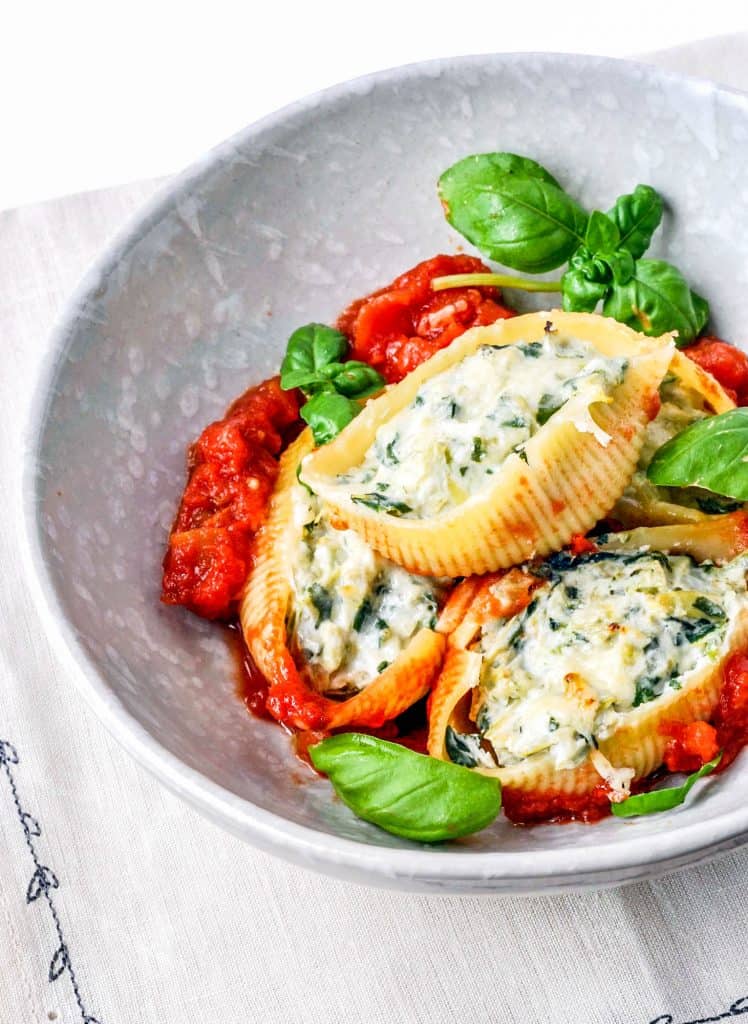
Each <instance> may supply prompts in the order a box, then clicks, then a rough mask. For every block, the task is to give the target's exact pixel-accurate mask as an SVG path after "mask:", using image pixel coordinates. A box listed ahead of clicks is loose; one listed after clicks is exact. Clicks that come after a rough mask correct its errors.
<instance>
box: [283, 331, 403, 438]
mask: <svg viewBox="0 0 748 1024" xmlns="http://www.w3.org/2000/svg"><path fill="white" fill-rule="evenodd" d="M347 350H348V340H347V338H346V336H345V335H344V334H341V333H340V331H336V330H335V329H334V328H332V327H328V326H327V325H326V324H306V325H305V326H304V327H299V328H298V330H296V331H294V332H293V334H292V335H291V337H290V338H289V339H288V346H287V348H286V354H285V356H284V358H283V362H282V363H281V387H282V388H283V389H284V390H285V391H290V390H292V389H293V388H299V389H300V390H301V391H303V393H304V395H305V396H306V398H307V399H308V401H307V402H306V403H305V404H304V405H303V406H302V407H301V410H300V415H301V418H302V419H303V420H304V421H305V422H306V423H308V424H309V426H310V427H311V428H312V433H313V435H314V440H315V442H316V444H327V442H328V441H331V440H332V439H333V438H334V437H335V436H336V435H337V434H339V433H340V431H341V430H342V429H343V427H345V426H347V424H348V423H350V422H351V420H352V419H353V418H354V417H355V416H357V415H358V414H359V412H360V411H361V405H360V402H361V399H363V398H368V397H369V395H373V394H375V393H376V392H377V391H381V389H382V388H383V387H384V378H383V377H382V376H381V374H379V373H377V371H376V370H375V369H374V368H373V367H371V366H369V364H368V363H360V362H358V361H357V360H355V359H349V360H348V361H347V362H342V361H341V360H342V359H343V357H344V356H345V353H346V352H347Z"/></svg>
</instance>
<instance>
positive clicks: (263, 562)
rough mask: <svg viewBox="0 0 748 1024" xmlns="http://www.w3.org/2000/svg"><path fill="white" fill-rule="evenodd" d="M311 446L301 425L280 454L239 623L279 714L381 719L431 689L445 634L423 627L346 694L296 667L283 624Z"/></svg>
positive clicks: (300, 721) (312, 725) (320, 722)
mask: <svg viewBox="0 0 748 1024" xmlns="http://www.w3.org/2000/svg"><path fill="white" fill-rule="evenodd" d="M312 447H313V441H312V436H311V431H309V430H305V431H304V432H303V433H302V434H301V436H300V437H299V438H298V439H297V440H296V441H295V442H294V443H293V444H292V445H291V446H290V447H289V448H288V449H287V451H286V452H285V453H284V455H283V457H282V458H281V465H280V472H279V474H278V479H277V482H276V486H275V490H274V492H273V497H272V499H271V502H270V508H269V513H268V517H267V520H266V522H265V524H264V525H263V527H262V529H261V530H260V531H259V533H258V535H257V543H256V548H255V563H254V568H253V570H252V573H251V574H250V576H249V579H248V581H247V584H246V587H245V591H244V596H243V598H242V601H241V604H240V613H239V614H240V620H241V625H242V631H243V634H244V639H245V642H246V644H247V647H248V648H249V651H250V654H251V655H252V657H253V659H254V661H255V663H256V664H257V667H258V668H259V670H260V671H261V672H262V674H263V675H264V676H265V678H266V679H267V680H268V683H269V684H270V686H269V693H268V700H267V707H268V709H269V710H270V712H271V713H272V714H273V715H274V716H275V717H276V718H278V719H279V720H280V721H282V722H284V723H285V724H287V725H291V726H293V727H295V728H299V729H335V728H340V727H341V726H359V727H372V728H373V727H378V726H381V725H382V724H383V723H384V722H386V721H389V720H390V719H393V718H396V717H397V715H399V714H401V713H402V712H403V711H405V710H407V708H409V707H410V706H411V705H412V704H414V703H415V702H416V701H417V700H419V698H421V697H422V696H423V695H424V694H425V693H426V692H427V691H428V689H429V687H430V685H431V683H432V682H433V679H434V677H435V675H436V673H437V672H438V670H439V667H440V665H441V661H442V656H443V651H444V646H445V639H444V636H443V635H442V634H441V633H438V632H436V631H435V630H431V629H421V630H420V631H418V632H417V633H416V634H415V635H414V636H413V637H412V639H411V640H410V641H409V642H408V644H407V645H406V646H405V648H404V649H403V651H402V652H401V654H400V656H399V657H398V658H397V660H396V661H394V662H393V663H392V665H390V666H389V667H388V668H387V669H385V671H383V672H382V673H381V674H380V675H378V676H377V677H376V678H375V679H374V680H373V681H372V682H371V683H370V684H369V685H368V686H366V687H365V688H364V689H363V690H361V691H360V692H358V693H356V694H354V695H353V696H351V697H349V698H348V699H347V700H334V699H332V698H329V697H327V696H324V695H323V694H321V693H320V692H318V691H317V690H316V689H315V688H314V687H313V686H312V685H311V684H310V683H309V682H308V680H307V678H306V677H305V675H304V673H303V671H300V668H299V665H298V664H297V660H296V659H295V658H294V656H293V655H292V653H291V649H290V644H289V636H288V630H287V619H288V613H289V610H290V609H291V607H292V602H293V591H292V585H291V579H292V572H293V565H292V559H293V550H294V538H295V537H296V532H297V529H298V528H297V527H296V526H295V524H294V519H293V504H292V494H293V489H294V488H296V487H298V486H299V484H298V482H297V479H296V473H297V469H298V465H299V461H300V459H301V458H302V457H303V456H304V455H306V454H307V453H308V452H310V451H311V450H312Z"/></svg>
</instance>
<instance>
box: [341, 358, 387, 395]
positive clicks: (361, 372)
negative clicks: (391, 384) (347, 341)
mask: <svg viewBox="0 0 748 1024" xmlns="http://www.w3.org/2000/svg"><path fill="white" fill-rule="evenodd" d="M332 382H333V385H334V387H335V389H336V390H337V391H339V392H340V393H341V394H342V395H347V396H348V398H368V396H369V395H373V394H375V393H376V392H377V391H381V390H382V388H383V387H384V377H383V376H382V375H381V373H377V371H376V370H375V369H374V367H373V366H369V364H368V363H359V362H357V361H356V360H353V359H352V360H351V361H350V362H348V363H343V364H342V368H341V369H340V370H339V371H338V373H336V374H335V376H334V377H333V381H332Z"/></svg>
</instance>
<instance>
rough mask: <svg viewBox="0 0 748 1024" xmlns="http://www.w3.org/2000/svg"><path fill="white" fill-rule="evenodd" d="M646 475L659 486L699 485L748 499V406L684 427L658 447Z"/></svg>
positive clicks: (706, 488) (705, 488) (740, 498)
mask: <svg viewBox="0 0 748 1024" xmlns="http://www.w3.org/2000/svg"><path fill="white" fill-rule="evenodd" d="M647 476H648V477H649V479H650V480H651V481H652V483H654V484H658V485H659V486H662V487H701V488H703V489H704V490H706V491H712V492H713V493H714V494H719V495H722V496H723V497H726V498H736V499H737V500H738V501H748V408H740V409H730V410H729V411H728V412H723V413H720V414H719V415H718V416H708V417H707V418H706V419H703V420H698V421H697V422H696V423H692V424H691V425H690V426H689V427H686V429H685V430H682V431H681V432H680V434H676V435H675V437H673V438H671V440H669V441H667V442H666V443H665V444H664V445H663V446H662V447H661V448H658V449H657V451H656V452H655V455H654V458H653V459H652V461H651V462H650V464H649V467H648V469H647Z"/></svg>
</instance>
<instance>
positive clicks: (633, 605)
mask: <svg viewBox="0 0 748 1024" xmlns="http://www.w3.org/2000/svg"><path fill="white" fill-rule="evenodd" d="M542 569H543V573H544V575H545V576H546V579H545V582H544V583H543V584H542V586H541V587H540V588H539V589H538V590H537V591H536V592H535V594H534V597H533V600H532V602H531V603H530V605H529V606H528V607H527V608H526V609H525V610H524V612H522V613H521V614H520V615H517V616H514V617H513V618H511V619H508V620H506V619H501V620H494V621H493V622H489V623H487V624H486V625H485V626H484V627H483V630H482V633H481V636H480V638H479V639H478V641H477V642H476V645H475V650H476V651H478V652H479V653H480V654H481V655H482V658H483V667H482V670H481V678H480V684H479V686H478V688H477V690H476V692H475V696H474V699H473V706H472V710H471V715H472V717H473V718H474V720H475V721H476V722H477V726H478V730H479V735H476V737H475V738H476V740H478V741H487V744H486V743H485V742H484V746H483V747H481V750H480V756H479V757H477V758H476V763H486V757H487V756H488V755H487V752H486V749H485V748H486V746H487V745H490V746H488V749H489V750H490V751H491V753H492V754H493V755H494V756H495V759H496V763H498V764H499V765H502V766H508V765H516V764H519V763H520V762H521V761H523V760H524V759H526V758H529V757H532V756H534V755H539V754H546V755H550V757H551V758H552V760H553V763H554V765H555V767H556V768H570V767H573V766H574V765H576V764H579V763H580V762H581V761H582V760H584V759H585V758H586V757H587V756H588V755H589V752H590V751H591V750H592V749H594V748H595V747H596V746H597V742H596V741H597V740H599V739H605V738H606V737H608V736H609V735H610V734H611V733H612V732H613V731H614V730H615V729H616V728H617V726H618V725H620V723H621V721H622V718H623V717H625V715H626V714H627V713H629V712H631V710H632V709H633V708H636V707H638V706H640V705H642V704H645V703H648V702H649V701H652V700H656V699H657V698H658V697H660V696H662V695H663V694H665V693H668V692H671V691H673V690H678V689H680V688H681V687H682V686H683V685H684V684H685V683H686V682H687V680H688V677H689V675H690V674H691V673H693V672H695V671H696V670H699V669H701V668H703V667H704V666H705V665H707V664H708V663H709V662H710V661H713V660H715V659H716V658H717V657H718V655H719V653H720V651H721V650H722V647H723V644H724V642H725V637H726V635H727V633H728V629H729V626H730V623H731V622H732V621H733V619H734V616H735V615H736V612H737V610H738V609H739V607H740V606H741V604H742V603H744V602H745V600H746V571H747V570H748V557H746V556H740V557H739V558H737V559H735V560H734V561H733V562H731V563H730V564H729V565H727V566H724V567H721V568H720V567H717V566H715V565H713V564H711V563H705V564H703V565H698V564H696V563H695V562H694V561H693V560H692V559H691V558H690V557H688V556H685V555H671V556H668V555H664V554H661V553H660V552H653V551H642V552H638V553H614V552H599V553H594V554H591V555H585V556H582V557H580V558H572V557H571V556H569V555H566V554H564V553H561V554H558V555H555V556H553V557H552V558H550V559H548V561H547V562H546V563H544V565H543V567H542ZM453 743H454V737H453ZM490 760H491V763H493V758H490ZM463 763H464V761H463Z"/></svg>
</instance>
